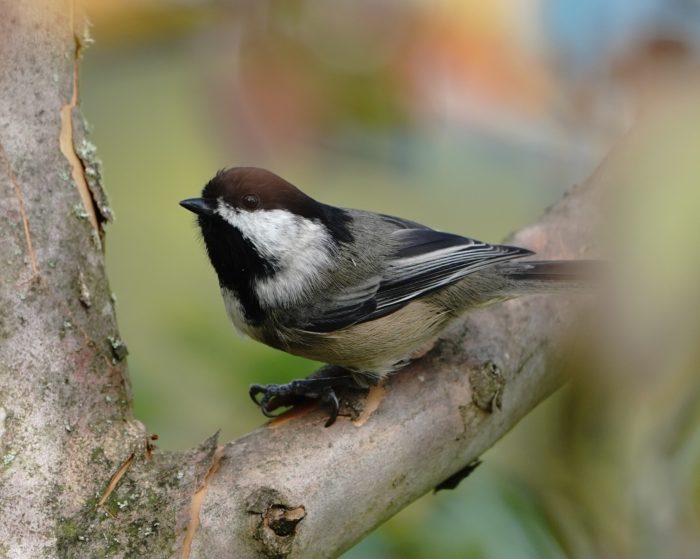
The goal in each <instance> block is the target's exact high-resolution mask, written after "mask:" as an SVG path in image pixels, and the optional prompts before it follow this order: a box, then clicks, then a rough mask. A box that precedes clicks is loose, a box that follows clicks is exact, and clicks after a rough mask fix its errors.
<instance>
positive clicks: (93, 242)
mask: <svg viewBox="0 0 700 559" xmlns="http://www.w3.org/2000/svg"><path fill="white" fill-rule="evenodd" d="M0 12H1V13H3V18H0V41H1V43H2V44H1V50H2V52H3V56H2V57H0V146H2V147H1V148H0V156H1V158H2V159H3V162H2V166H0V216H1V217H2V221H1V222H0V230H1V233H2V234H1V235H0V261H2V263H3V264H2V266H3V267H2V271H1V273H0V458H2V460H1V461H0V555H3V556H7V557H40V556H42V557H48V556H58V557H100V556H109V557H129V556H143V557H184V558H186V557H192V558H195V557H197V558H200V557H228V556H231V555H232V554H235V556H236V557H241V558H244V557H261V556H263V557H305V558H308V557H331V556H335V555H338V554H339V553H341V552H342V551H343V550H345V549H347V548H348V547H350V546H351V545H352V544H353V543H355V542H356V541H358V540H359V539H360V538H361V537H362V536H363V535H364V534H366V533H368V532H369V531H371V530H372V529H373V528H375V527H376V526H377V525H378V524H380V523H381V522H383V521H384V520H386V519H387V518H389V517H390V516H391V515H393V514H395V513H396V512H398V511H399V510H400V509H401V508H403V507H404V506H406V505H407V504H408V503H410V502H411V501H413V500H414V499H416V498H417V497H419V496H420V495H422V494H424V493H425V492H427V491H429V490H431V489H432V488H434V487H435V486H436V485H438V484H439V483H440V482H442V481H444V480H445V479H446V478H448V477H450V476H451V475H453V474H455V472H457V471H459V470H461V469H462V468H464V466H466V465H467V464H469V463H470V462H472V461H473V460H474V459H475V458H476V457H478V456H479V455H480V454H481V453H482V452H484V450H486V449H487V448H488V447H490V446H491V445H492V444H493V443H494V442H495V441H496V440H498V438H499V437H501V436H502V435H503V434H504V433H505V432H507V431H508V430H509V429H510V428H511V427H512V426H513V425H514V424H515V423H516V422H517V421H518V420H519V419H520V418H521V417H522V416H523V415H525V414H526V413H527V412H528V411H529V410H531V409H532V408H533V407H534V406H535V405H536V404H537V403H538V402H539V401H541V400H542V399H543V398H545V397H546V396H547V395H548V394H550V393H551V392H552V391H553V390H554V389H555V388H556V387H557V386H559V384H560V383H561V382H562V376H561V374H560V373H559V368H558V367H557V361H556V357H555V350H556V348H557V347H558V344H559V343H560V341H561V338H562V332H566V331H567V330H568V329H569V327H570V326H571V324H572V322H573V319H574V316H575V312H574V311H575V307H574V306H573V305H572V304H571V302H570V300H569V299H568V298H565V297H562V296H557V295H554V296H537V297H528V298H522V299H519V300H515V301H510V302H508V303H505V304H502V305H499V306H496V307H493V308H491V309H489V310H483V311H479V312H477V313H473V314H472V315H470V316H469V317H467V318H466V319H464V320H463V321H461V322H459V323H457V324H455V325H454V327H453V328H452V329H451V331H450V333H449V335H448V336H447V337H446V339H445V340H444V341H442V342H440V343H439V344H438V345H437V346H436V348H435V349H434V350H433V351H432V352H430V353H429V354H428V355H427V356H426V357H424V358H423V359H421V360H420V361H418V362H416V363H414V364H413V365H411V366H410V367H408V368H407V369H404V370H403V371H402V372H401V373H399V374H396V375H394V376H392V377H391V378H390V379H389V381H388V382H387V383H386V385H384V386H382V387H378V388H376V389H373V390H372V391H371V392H370V394H369V396H368V397H367V398H366V399H365V398H364V396H363V397H361V398H359V399H355V400H351V402H350V404H351V406H350V408H349V409H346V413H347V414H348V415H346V416H345V417H341V418H339V420H338V421H337V423H336V424H335V425H333V426H332V427H331V428H328V429H324V428H323V423H324V421H325V417H324V415H323V413H322V412H321V411H319V410H314V409H307V410H301V411H297V412H294V413H291V414H287V415H285V416H284V417H282V418H280V419H277V420H275V421H273V422H271V423H269V424H267V425H265V426H263V427H261V428H259V429H257V430H256V431H254V432H253V433H250V434H249V435H247V436H245V437H243V438H241V439H239V440H237V441H233V442H231V443H228V444H226V445H225V446H223V447H219V446H218V445H217V441H216V436H214V437H212V438H211V439H209V440H208V441H205V442H204V443H202V445H201V446H200V447H199V448H197V449H194V450H192V451H189V452H184V453H171V452H159V451H156V450H155V449H154V448H153V444H152V441H151V439H150V437H149V436H148V433H147V432H146V429H145V428H144V427H143V425H141V424H140V423H139V422H137V421H135V420H134V419H133V417H132V412H131V398H130V391H129V385H128V376H127V372H126V365H125V361H124V356H125V355H124V351H123V349H124V348H123V345H122V344H121V342H120V340H119V334H118V331H117V326H116V321H115V315H114V308H113V304H112V300H111V294H110V290H109V286H108V283H107V278H106V275H105V269H104V258H103V253H102V243H101V242H100V235H101V234H102V233H101V224H102V221H103V220H104V219H105V217H107V216H108V215H109V208H108V206H107V205H106V202H105V198H104V194H103V192H102V190H101V188H100V184H99V169H98V167H97V162H96V160H95V159H94V149H93V147H92V146H91V144H89V142H87V139H86V138H85V134H84V127H83V126H82V123H81V119H80V115H79V114H78V112H77V111H78V106H77V97H76V96H77V73H76V68H77V63H78V60H77V57H78V56H79V52H80V48H78V42H79V41H81V39H80V37H82V35H83V31H82V29H83V27H84V18H83V16H82V15H81V14H77V13H76V14H74V12H73V5H72V3H71V2H70V1H69V0H62V1H58V0H41V1H40V0H36V1H34V2H13V1H10V0H0ZM68 112H69V113H70V115H69V116H70V118H68V115H67V113H68ZM67 126H69V127H70V130H69V132H70V134H68V133H67V131H66V127H67ZM71 144H72V145H71ZM76 155H77V157H78V158H79V161H76V159H75V158H74V156H76ZM78 163H79V164H80V166H82V169H80V168H78ZM88 170H89V172H88ZM596 183H597V181H595V180H594V181H593V182H591V183H590V184H589V185H587V186H584V187H582V188H577V189H575V190H574V191H573V192H572V193H571V194H570V195H569V196H567V197H566V198H564V199H563V200H562V201H561V202H560V203H559V204H557V205H556V206H555V207H553V208H552V209H551V210H550V211H549V212H548V213H547V214H546V215H545V217H544V218H543V219H542V220H541V221H540V222H539V223H538V224H536V225H534V226H532V227H530V228H527V229H525V230H523V231H521V232H520V233H519V234H517V235H516V236H515V238H514V239H512V242H513V243H516V244H519V245H522V246H526V247H528V248H532V249H534V250H536V251H537V252H538V253H539V254H540V255H541V256H543V257H549V258H576V257H582V256H584V255H585V253H586V252H587V249H588V246H589V245H590V243H591V239H590V231H591V229H592V228H591V225H590V224H591V223H592V222H594V221H595V219H594V218H595V215H596V205H597V202H596V200H595V198H596V196H595V193H596V191H597V190H598V187H597V186H596ZM351 412H352V413H351Z"/></svg>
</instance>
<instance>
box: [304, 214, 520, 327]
mask: <svg viewBox="0 0 700 559" xmlns="http://www.w3.org/2000/svg"><path fill="white" fill-rule="evenodd" d="M392 241H394V243H395V245H396V249H395V250H394V253H393V254H392V255H391V256H390V257H389V258H388V259H387V264H386V268H385V269H384V272H383V273H382V274H381V276H377V277H374V278H371V279H370V280H368V281H366V282H364V283H362V284H360V285H358V286H357V287H355V288H353V289H348V290H345V291H343V292H342V293H339V294H337V295H335V296H334V297H333V298H332V300H331V301H330V304H329V305H328V306H327V307H326V308H325V309H324V312H323V314H322V315H321V316H317V317H314V318H313V319H311V320H310V321H309V323H308V324H306V325H304V328H305V329H306V330H310V331H315V332H328V331H331V330H335V329H338V328H343V327H345V326H349V325H351V324H357V323H361V322H366V321H368V320H373V319H376V318H379V317H381V316H385V315H387V314H389V313H391V312H393V311H395V310H397V309H399V308H401V307H402V306H404V305H406V304H408V303H409V302H410V301H413V300H414V299H418V298H420V297H423V296H425V295H428V294H429V293H432V292H433V291H436V290H438V289H441V288H444V287H446V286H448V285H451V284H453V283H455V282H458V281H460V280H461V279H463V278H465V277H466V276H468V275H469V274H471V273H473V272H475V271H477V270H480V269H482V268H484V267H486V266H491V265H493V264H495V263H497V262H503V261H505V260H512V259H514V258H522V257H523V256H528V255H530V254H532V252H531V251H529V250H526V249H523V248H518V247H511V246H506V245H490V244H488V243H484V242H481V241H476V240H474V239H469V238H467V237H460V236H459V235H452V234H450V233H441V232H439V231H435V230H433V229H428V228H423V229H419V228H406V229H398V230H396V231H394V232H393V233H392Z"/></svg>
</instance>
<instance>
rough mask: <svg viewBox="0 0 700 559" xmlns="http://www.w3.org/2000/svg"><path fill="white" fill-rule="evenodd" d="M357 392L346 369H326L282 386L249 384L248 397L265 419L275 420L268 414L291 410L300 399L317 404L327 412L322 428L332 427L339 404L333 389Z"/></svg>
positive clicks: (330, 366)
mask: <svg viewBox="0 0 700 559" xmlns="http://www.w3.org/2000/svg"><path fill="white" fill-rule="evenodd" d="M340 387H348V388H361V387H360V385H359V384H358V383H357V381H356V380H355V378H354V377H353V375H352V374H351V373H350V371H348V370H347V369H343V368H342V367H337V366H334V365H326V366H325V367H322V368H321V369H319V370H318V371H316V372H315V373H314V374H313V375H311V376H310V377H308V378H305V379H297V380H293V381H291V382H288V383H286V384H253V385H251V387H250V391H249V394H250V397H251V399H252V400H253V402H255V404H256V405H257V406H258V407H259V408H260V410H261V411H262V412H263V414H264V415H265V416H266V417H276V415H275V414H273V413H272V412H273V411H274V410H276V409H277V408H280V407H287V406H293V405H295V404H297V403H299V401H300V400H302V399H311V400H318V401H319V402H320V403H321V404H322V405H325V406H328V408H330V416H329V417H328V421H326V427H330V426H331V425H333V423H335V420H336V418H337V417H338V411H339V409H340V404H339V402H338V396H337V395H336V393H335V389H336V388H340Z"/></svg>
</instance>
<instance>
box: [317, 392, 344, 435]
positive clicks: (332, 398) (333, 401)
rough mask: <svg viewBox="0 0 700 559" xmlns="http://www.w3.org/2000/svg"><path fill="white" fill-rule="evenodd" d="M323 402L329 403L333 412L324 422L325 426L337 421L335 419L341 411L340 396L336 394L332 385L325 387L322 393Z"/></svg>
mask: <svg viewBox="0 0 700 559" xmlns="http://www.w3.org/2000/svg"><path fill="white" fill-rule="evenodd" d="M321 402H323V403H324V404H327V405H328V406H330V408H331V413H330V415H329V416H328V419H327V420H326V423H325V424H324V427H330V426H331V425H333V424H334V423H335V420H336V419H338V412H339V411H340V402H338V396H336V394H335V390H333V389H332V388H331V387H328V388H327V389H325V390H324V391H323V394H322V395H321Z"/></svg>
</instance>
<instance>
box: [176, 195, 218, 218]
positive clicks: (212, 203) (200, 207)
mask: <svg viewBox="0 0 700 559" xmlns="http://www.w3.org/2000/svg"><path fill="white" fill-rule="evenodd" d="M180 205H181V206H182V207H183V208H185V209H186V210H190V211H191V212H194V213H196V214H197V215H213V214H214V210H215V209H216V200H211V199H209V198H188V199H187V200H183V201H182V202H180Z"/></svg>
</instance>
